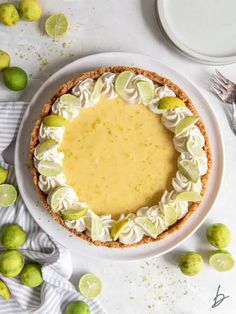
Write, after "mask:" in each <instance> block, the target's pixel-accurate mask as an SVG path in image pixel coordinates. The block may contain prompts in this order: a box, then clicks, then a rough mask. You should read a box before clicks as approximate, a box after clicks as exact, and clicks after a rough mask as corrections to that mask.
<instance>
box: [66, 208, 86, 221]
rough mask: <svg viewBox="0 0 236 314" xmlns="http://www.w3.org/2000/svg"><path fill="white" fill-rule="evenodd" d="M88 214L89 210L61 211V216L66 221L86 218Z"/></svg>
mask: <svg viewBox="0 0 236 314" xmlns="http://www.w3.org/2000/svg"><path fill="white" fill-rule="evenodd" d="M87 212H88V208H84V209H66V210H61V216H62V217H63V218H64V219H65V220H78V219H80V218H82V217H84V216H85V215H86V214H87Z"/></svg>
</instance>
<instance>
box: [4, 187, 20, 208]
mask: <svg viewBox="0 0 236 314" xmlns="http://www.w3.org/2000/svg"><path fill="white" fill-rule="evenodd" d="M16 199H17V192H16V189H15V188H14V186H13V185H11V184H1V185H0V207H9V206H11V205H13V204H14V203H15V201H16Z"/></svg>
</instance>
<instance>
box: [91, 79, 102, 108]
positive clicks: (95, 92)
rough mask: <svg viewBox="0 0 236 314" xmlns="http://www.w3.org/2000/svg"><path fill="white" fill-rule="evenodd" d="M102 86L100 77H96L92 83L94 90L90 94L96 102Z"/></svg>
mask: <svg viewBox="0 0 236 314" xmlns="http://www.w3.org/2000/svg"><path fill="white" fill-rule="evenodd" d="M102 88H103V82H102V80H101V78H99V79H97V81H96V83H95V85H94V90H93V92H92V95H91V97H90V99H91V100H92V101H94V102H97V101H98V100H99V98H100V96H101V91H102Z"/></svg>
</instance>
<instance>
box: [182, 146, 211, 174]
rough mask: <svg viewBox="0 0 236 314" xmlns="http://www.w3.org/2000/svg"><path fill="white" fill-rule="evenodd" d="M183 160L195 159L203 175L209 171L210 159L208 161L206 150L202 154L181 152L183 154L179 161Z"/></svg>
mask: <svg viewBox="0 0 236 314" xmlns="http://www.w3.org/2000/svg"><path fill="white" fill-rule="evenodd" d="M182 160H191V161H193V162H194V164H196V165H197V166H198V168H199V172H200V175H201V176H203V175H204V174H206V173H207V168H208V161H207V156H206V153H205V152H203V154H202V155H201V156H193V155H191V154H190V153H188V152H184V153H181V155H180V156H179V159H178V162H181V161H182Z"/></svg>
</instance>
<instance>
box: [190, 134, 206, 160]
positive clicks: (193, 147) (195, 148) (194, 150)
mask: <svg viewBox="0 0 236 314" xmlns="http://www.w3.org/2000/svg"><path fill="white" fill-rule="evenodd" d="M186 148H187V151H188V152H189V153H190V154H191V155H193V156H202V155H204V150H203V149H202V147H200V146H199V144H198V143H197V142H196V141H194V140H193V139H191V138H189V139H188V140H187V141H186Z"/></svg>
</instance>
